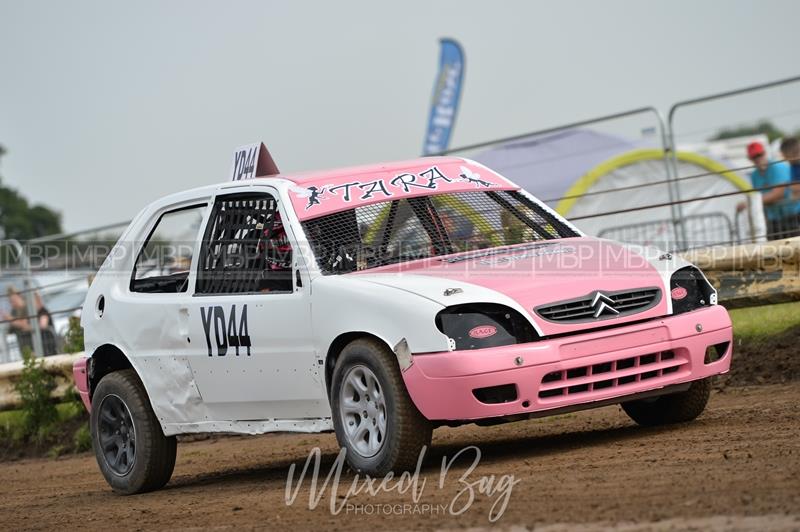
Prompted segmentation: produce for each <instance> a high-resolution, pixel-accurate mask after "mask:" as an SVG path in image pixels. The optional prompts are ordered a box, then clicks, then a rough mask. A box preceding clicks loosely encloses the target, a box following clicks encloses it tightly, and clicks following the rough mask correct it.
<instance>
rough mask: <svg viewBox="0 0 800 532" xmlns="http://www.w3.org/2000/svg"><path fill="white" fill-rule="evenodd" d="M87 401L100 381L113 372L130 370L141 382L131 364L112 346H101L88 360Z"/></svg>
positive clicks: (123, 354) (119, 350)
mask: <svg viewBox="0 0 800 532" xmlns="http://www.w3.org/2000/svg"><path fill="white" fill-rule="evenodd" d="M89 364H90V366H89V368H88V376H89V400H90V401H91V399H92V397H93V396H94V391H95V389H96V388H97V384H98V383H99V382H100V380H101V379H102V378H103V377H105V376H106V375H108V374H109V373H113V372H115V371H120V370H123V369H132V370H133V371H134V372H136V375H137V376H138V377H139V380H141V376H140V375H139V372H138V371H136V368H135V367H134V366H133V364H132V363H131V361H130V359H129V358H128V356H127V355H126V354H125V353H124V352H123V351H122V350H121V349H120V348H119V347H117V346H116V345H114V344H103V345H101V346H100V347H98V348H97V349H95V350H94V352H93V353H92V356H91V357H90V358H89Z"/></svg>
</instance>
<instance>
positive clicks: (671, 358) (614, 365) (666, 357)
mask: <svg viewBox="0 0 800 532" xmlns="http://www.w3.org/2000/svg"><path fill="white" fill-rule="evenodd" d="M686 364H688V360H686V359H685V358H683V357H681V356H678V355H676V354H675V352H673V351H661V352H659V353H650V354H647V355H639V356H635V357H629V358H622V359H619V360H613V361H611V362H604V363H601V364H594V365H591V366H581V367H577V368H571V369H567V370H563V371H553V372H550V373H548V374H547V375H545V376H544V378H542V384H541V385H540V387H539V398H540V399H548V398H559V397H564V396H567V395H574V394H577V393H589V392H594V391H600V390H604V389H606V388H617V387H619V386H625V385H626V384H633V383H637V382H642V381H646V380H648V379H654V378H657V377H662V376H664V375H670V374H672V373H678V372H679V371H680V370H681V368H682V366H684V365H686Z"/></svg>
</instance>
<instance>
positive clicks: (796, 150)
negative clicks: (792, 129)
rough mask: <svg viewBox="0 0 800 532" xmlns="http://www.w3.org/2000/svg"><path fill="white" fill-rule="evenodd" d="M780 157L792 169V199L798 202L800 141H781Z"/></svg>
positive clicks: (790, 139) (793, 139) (799, 198)
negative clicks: (781, 156)
mask: <svg viewBox="0 0 800 532" xmlns="http://www.w3.org/2000/svg"><path fill="white" fill-rule="evenodd" d="M781 155H783V158H784V159H786V162H788V163H789V165H790V166H791V167H792V198H793V199H796V200H800V141H798V140H797V138H795V137H789V138H787V139H783V142H781Z"/></svg>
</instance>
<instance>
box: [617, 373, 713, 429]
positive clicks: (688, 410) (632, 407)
mask: <svg viewBox="0 0 800 532" xmlns="http://www.w3.org/2000/svg"><path fill="white" fill-rule="evenodd" d="M710 394H711V379H702V380H699V381H694V382H692V384H691V386H690V387H689V389H688V390H686V391H685V392H678V393H673V394H669V395H662V396H660V397H656V398H654V399H640V400H638V401H629V402H627V403H622V409H623V410H624V411H625V413H626V414H628V416H629V417H630V418H631V419H632V420H634V421H635V422H636V423H638V424H639V425H643V426H647V427H649V426H654V425H666V424H669V423H683V422H685V421H691V420H693V419H694V418H696V417H697V416H699V415H700V414H702V413H703V410H705V408H706V404H707V403H708V398H709V396H710Z"/></svg>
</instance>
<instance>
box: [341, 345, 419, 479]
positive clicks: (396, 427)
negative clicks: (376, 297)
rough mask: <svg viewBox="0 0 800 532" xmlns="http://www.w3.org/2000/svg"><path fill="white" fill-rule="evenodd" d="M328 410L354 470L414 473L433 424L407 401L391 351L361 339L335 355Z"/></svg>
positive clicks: (405, 391)
mask: <svg viewBox="0 0 800 532" xmlns="http://www.w3.org/2000/svg"><path fill="white" fill-rule="evenodd" d="M331 410H332V411H333V425H334V428H335V430H336V439H337V440H338V441H339V445H340V446H341V447H344V448H345V449H347V462H348V463H349V464H350V466H351V467H352V468H353V469H354V470H356V471H357V472H359V473H367V474H370V475H373V476H383V475H385V474H386V473H388V472H389V471H395V472H396V473H401V472H403V471H413V470H414V468H415V466H416V464H417V461H418V459H419V455H420V452H421V450H422V448H423V446H429V445H430V443H431V435H432V432H433V427H432V425H431V423H430V422H429V421H428V420H427V419H425V418H424V417H423V415H422V414H420V412H419V410H417V407H416V406H414V403H413V402H412V401H411V398H410V397H409V396H408V391H407V390H406V387H405V383H404V382H403V378H402V376H401V374H400V368H399V367H398V365H397V359H396V358H395V356H394V354H393V353H391V352H390V351H389V349H388V348H386V346H385V345H383V344H381V343H380V342H379V341H377V340H373V339H370V338H361V339H358V340H355V341H353V342H351V343H350V344H348V345H347V346H346V347H345V348H344V349H343V350H342V352H341V354H340V355H339V359H338V360H337V361H336V367H335V368H334V370H333V379H332V383H331Z"/></svg>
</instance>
